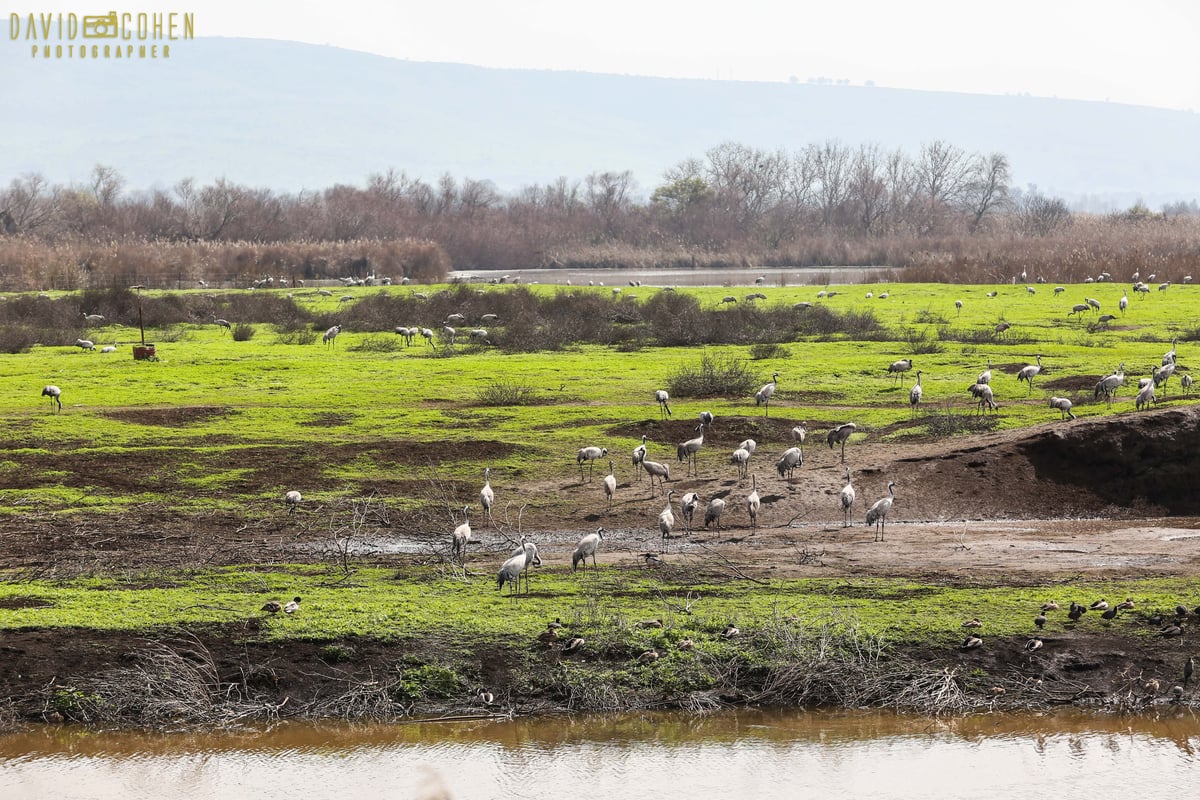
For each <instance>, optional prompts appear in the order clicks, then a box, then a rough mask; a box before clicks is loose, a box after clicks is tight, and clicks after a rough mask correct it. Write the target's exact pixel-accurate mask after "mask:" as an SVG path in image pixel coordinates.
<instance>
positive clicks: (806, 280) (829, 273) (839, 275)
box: [448, 267, 894, 290]
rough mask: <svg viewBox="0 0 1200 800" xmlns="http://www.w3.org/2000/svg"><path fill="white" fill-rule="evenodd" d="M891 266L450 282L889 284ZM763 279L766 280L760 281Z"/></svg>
mask: <svg viewBox="0 0 1200 800" xmlns="http://www.w3.org/2000/svg"><path fill="white" fill-rule="evenodd" d="M892 272H894V270H893V268H891V267H787V268H781V267H751V268H747V269H566V268H563V269H512V270H457V271H455V272H451V273H450V274H449V276H448V280H452V281H455V280H457V281H465V282H468V283H489V282H491V281H497V282H499V281H500V280H501V279H502V278H503V282H504V283H513V282H520V283H550V284H559V285H564V286H565V285H567V284H568V283H569V284H571V285H573V286H588V285H589V284H594V285H596V286H604V285H608V286H615V287H623V288H625V289H626V290H628V289H629V287H630V283H631V282H632V283H633V284H643V285H646V286H824V285H829V284H838V285H845V284H849V283H876V282H880V281H886V280H887V276H888V274H889V273H892ZM759 278H761V279H762V281H761V283H760V282H759Z"/></svg>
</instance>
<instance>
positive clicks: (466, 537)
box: [450, 506, 471, 561]
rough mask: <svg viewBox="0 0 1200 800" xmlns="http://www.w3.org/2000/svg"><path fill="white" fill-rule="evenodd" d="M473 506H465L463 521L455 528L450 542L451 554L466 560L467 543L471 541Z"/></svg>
mask: <svg viewBox="0 0 1200 800" xmlns="http://www.w3.org/2000/svg"><path fill="white" fill-rule="evenodd" d="M470 515H471V507H470V506H463V523H462V524H461V525H459V526H458V527H457V528H455V529H454V534H453V538H452V539H451V542H450V554H451V555H453V556H458V557H459V558H461V559H463V560H464V561H465V560H466V558H467V545H468V544H469V543H470V541H471V517H470Z"/></svg>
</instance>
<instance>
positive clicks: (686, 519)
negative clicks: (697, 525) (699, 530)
mask: <svg viewBox="0 0 1200 800" xmlns="http://www.w3.org/2000/svg"><path fill="white" fill-rule="evenodd" d="M698 505H700V495H698V494H696V493H695V492H688V493H687V494H685V495H684V496H683V499H682V500H681V501H679V511H680V513H681V515H682V516H683V524H684V526H685V527H686V528H687V529H688V532H689V533H690V532H691V530H692V518H693V517H694V516H695V515H696V507H697V506H698Z"/></svg>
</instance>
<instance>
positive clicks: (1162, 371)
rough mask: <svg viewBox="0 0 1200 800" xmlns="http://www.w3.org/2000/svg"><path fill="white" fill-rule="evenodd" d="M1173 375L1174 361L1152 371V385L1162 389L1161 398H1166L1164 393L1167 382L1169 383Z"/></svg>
mask: <svg viewBox="0 0 1200 800" xmlns="http://www.w3.org/2000/svg"><path fill="white" fill-rule="evenodd" d="M1174 374H1175V362H1174V361H1172V362H1171V363H1170V364H1164V365H1162V366H1161V367H1159V368H1157V369H1155V370H1154V373H1153V377H1154V385H1155V386H1156V387H1157V386H1162V387H1163V396H1166V393H1167V388H1166V387H1167V381H1169V380H1170V379H1171V376H1172V375H1174Z"/></svg>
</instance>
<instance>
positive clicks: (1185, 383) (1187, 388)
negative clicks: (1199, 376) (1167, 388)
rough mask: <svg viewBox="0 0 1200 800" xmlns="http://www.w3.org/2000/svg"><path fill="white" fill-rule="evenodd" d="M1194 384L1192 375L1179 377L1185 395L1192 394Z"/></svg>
mask: <svg viewBox="0 0 1200 800" xmlns="http://www.w3.org/2000/svg"><path fill="white" fill-rule="evenodd" d="M1192 383H1193V381H1192V376H1191V375H1180V376H1179V385H1180V386H1181V387H1183V393H1184V395H1189V394H1191V393H1192Z"/></svg>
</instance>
